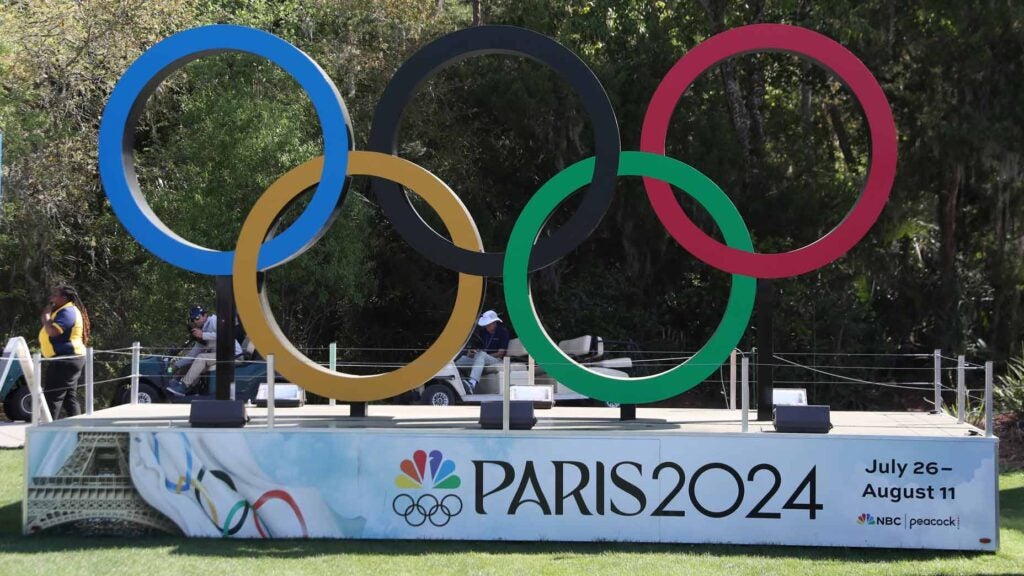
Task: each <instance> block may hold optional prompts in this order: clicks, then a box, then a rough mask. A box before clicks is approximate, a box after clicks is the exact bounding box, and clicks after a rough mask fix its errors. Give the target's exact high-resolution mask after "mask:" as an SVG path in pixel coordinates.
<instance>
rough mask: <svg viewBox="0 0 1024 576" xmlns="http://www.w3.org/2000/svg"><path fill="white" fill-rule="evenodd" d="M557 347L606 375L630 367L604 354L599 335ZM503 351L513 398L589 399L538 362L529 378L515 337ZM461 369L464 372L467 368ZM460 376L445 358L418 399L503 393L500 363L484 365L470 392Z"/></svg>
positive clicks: (455, 400)
mask: <svg viewBox="0 0 1024 576" xmlns="http://www.w3.org/2000/svg"><path fill="white" fill-rule="evenodd" d="M558 347H559V348H560V349H561V350H562V352H565V354H566V355H568V356H569V357H570V358H572V359H573V360H575V361H576V362H579V363H580V364H583V365H584V366H586V367H587V368H589V369H590V370H593V371H594V372H599V373H601V374H605V375H607V376H615V377H620V378H628V377H629V374H628V373H627V372H625V371H624V370H628V369H630V368H632V367H633V361H632V359H631V358H605V357H604V340H603V339H602V338H601V337H600V336H580V337H579V338H573V339H571V340H563V341H561V342H559V343H558ZM507 354H508V357H509V359H510V360H511V363H510V373H509V375H510V378H509V379H510V381H511V382H510V383H509V384H510V385H511V386H512V388H511V390H510V391H509V392H510V395H511V396H512V398H513V399H517V397H520V398H521V399H525V400H533V401H534V402H535V403H538V402H540V403H547V404H548V405H551V404H553V403H554V402H566V401H581V400H589V398H587V397H586V396H583V395H582V394H579V393H578V392H574V391H573V390H572V389H570V388H569V387H568V386H566V385H565V384H563V383H561V382H558V381H556V380H555V379H554V378H552V377H551V376H550V375H549V374H547V373H546V372H544V370H543V369H541V368H540V367H539V366H536V367H534V373H533V375H532V378H531V374H530V372H529V364H528V355H527V352H526V349H525V348H523V344H522V342H521V341H520V340H519V339H518V338H515V339H513V340H511V341H510V342H509V344H508V353H507ZM462 370H465V371H466V372H467V374H468V370H469V368H463V369H462ZM463 376H464V374H462V373H461V372H460V369H459V368H458V367H456V366H455V363H454V362H449V363H448V364H446V365H445V367H444V368H443V369H441V371H440V372H438V373H437V374H436V375H435V376H434V377H433V378H432V379H431V380H430V381H429V382H427V383H426V384H424V385H423V386H421V387H420V388H417V389H416V392H417V393H418V398H419V400H420V402H422V403H423V404H427V405H433V406H450V405H454V404H478V403H480V402H484V401H488V400H500V399H501V397H502V395H503V394H504V389H505V384H506V383H505V376H504V374H503V366H502V365H500V364H498V365H493V366H488V367H486V368H484V372H483V375H482V377H481V378H480V382H478V383H477V385H476V389H475V390H474V393H473V394H470V393H469V392H468V387H467V386H466V385H465V383H464V380H465V378H464V377H463ZM544 388H546V390H544ZM414 396H415V395H414Z"/></svg>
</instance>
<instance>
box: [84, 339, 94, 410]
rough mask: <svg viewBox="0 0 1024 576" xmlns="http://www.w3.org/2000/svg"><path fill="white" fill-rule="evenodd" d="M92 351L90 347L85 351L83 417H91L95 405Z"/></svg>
mask: <svg viewBox="0 0 1024 576" xmlns="http://www.w3.org/2000/svg"><path fill="white" fill-rule="evenodd" d="M92 361H93V351H92V346H90V347H88V348H86V349H85V415H86V416H92V410H93V405H94V404H95V396H94V390H93V386H95V381H94V379H93V366H92Z"/></svg>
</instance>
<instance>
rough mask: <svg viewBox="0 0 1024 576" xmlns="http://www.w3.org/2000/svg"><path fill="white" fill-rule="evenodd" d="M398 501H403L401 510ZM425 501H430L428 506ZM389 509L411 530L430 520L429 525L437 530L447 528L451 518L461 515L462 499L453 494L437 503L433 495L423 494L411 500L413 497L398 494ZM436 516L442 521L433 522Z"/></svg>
mask: <svg viewBox="0 0 1024 576" xmlns="http://www.w3.org/2000/svg"><path fill="white" fill-rule="evenodd" d="M400 499H403V504H402V506H403V507H402V508H401V509H400V508H399V505H398V501H399V500H400ZM427 499H429V500H430V501H431V503H429V505H428V502H427ZM406 502H407V503H406ZM456 505H458V509H457V510H455V509H454V508H455V506H456ZM391 509H392V510H393V511H394V512H395V514H397V515H399V516H401V517H402V518H405V522H406V523H407V524H409V526H412V527H413V528H417V527H419V526H422V525H423V524H425V523H426V521H427V520H430V523H431V524H433V525H434V526H436V527H437V528H441V527H443V526H447V525H448V523H449V522H451V520H452V518H454V517H456V516H458V515H459V514H461V513H462V498H459V497H458V496H457V495H455V494H448V495H447V496H445V497H444V498H441V500H440V501H438V499H437V497H436V496H434V495H433V494H423V495H422V496H420V497H419V498H417V499H415V500H413V497H412V496H410V495H408V494H399V495H398V496H395V499H394V500H393V501H392V502H391ZM439 513H440V514H439ZM438 516H441V517H442V519H441V520H434V518H436V517H438ZM410 518H411V519H410Z"/></svg>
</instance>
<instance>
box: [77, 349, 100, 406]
mask: <svg viewBox="0 0 1024 576" xmlns="http://www.w3.org/2000/svg"><path fill="white" fill-rule="evenodd" d="M92 360H93V351H92V346H90V347H88V348H86V349H85V415H86V416H92V410H93V405H94V404H95V396H94V390H93V386H95V381H94V380H93V365H92ZM75 393H76V394H77V393H78V391H77V390H76V391H75Z"/></svg>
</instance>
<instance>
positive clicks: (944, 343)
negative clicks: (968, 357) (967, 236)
mask: <svg viewBox="0 0 1024 576" xmlns="http://www.w3.org/2000/svg"><path fill="white" fill-rule="evenodd" d="M963 171H964V165H963V163H962V162H957V163H955V164H954V165H953V170H952V172H951V173H950V174H949V175H948V177H947V179H946V183H945V186H944V187H943V189H942V191H941V192H940V194H939V202H938V211H939V214H938V216H939V280H940V282H941V287H940V290H939V338H940V341H939V342H938V343H937V344H936V346H937V347H940V348H945V349H949V348H952V349H954V350H959V347H960V343H961V339H962V335H961V334H960V328H959V326H960V322H959V321H958V318H959V314H958V310H957V308H958V304H959V302H958V295H959V292H960V289H959V288H960V287H959V279H958V278H957V271H956V254H957V230H956V220H957V218H956V217H957V207H958V205H959V198H960V185H961V181H962V180H963Z"/></svg>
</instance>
